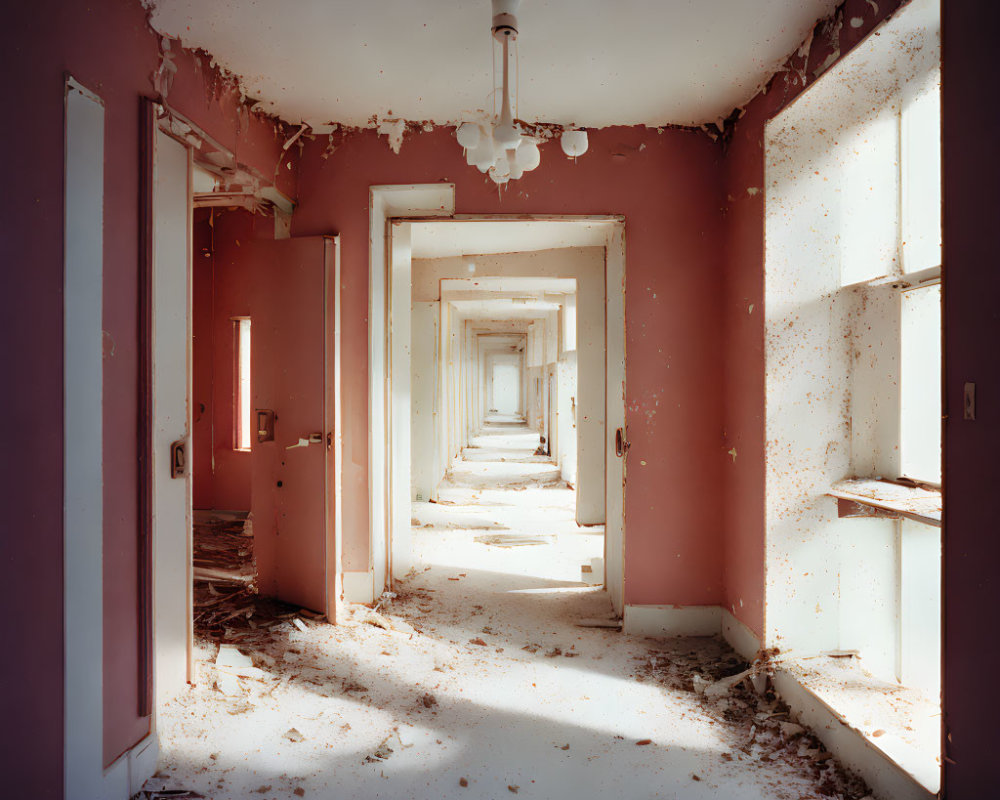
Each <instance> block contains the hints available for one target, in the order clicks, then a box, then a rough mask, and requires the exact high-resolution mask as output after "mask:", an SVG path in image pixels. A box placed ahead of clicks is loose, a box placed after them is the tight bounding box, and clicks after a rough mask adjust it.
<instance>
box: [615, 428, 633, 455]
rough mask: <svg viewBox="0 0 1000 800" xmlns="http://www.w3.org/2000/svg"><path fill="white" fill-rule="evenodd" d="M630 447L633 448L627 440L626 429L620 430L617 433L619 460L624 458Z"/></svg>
mask: <svg viewBox="0 0 1000 800" xmlns="http://www.w3.org/2000/svg"><path fill="white" fill-rule="evenodd" d="M629 447H631V444H630V443H629V442H628V440H627V439H626V438H625V429H624V428H619V429H618V430H616V431H615V455H616V456H618V458H622V457H624V455H625V454H626V453H627V452H628V449H629Z"/></svg>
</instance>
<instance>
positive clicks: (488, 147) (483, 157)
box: [465, 136, 497, 172]
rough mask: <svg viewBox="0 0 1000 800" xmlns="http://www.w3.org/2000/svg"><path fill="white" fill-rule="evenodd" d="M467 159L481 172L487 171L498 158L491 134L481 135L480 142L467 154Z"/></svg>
mask: <svg viewBox="0 0 1000 800" xmlns="http://www.w3.org/2000/svg"><path fill="white" fill-rule="evenodd" d="M465 159H466V161H468V162H469V164H471V165H472V166H474V167H476V168H477V169H478V170H479V171H480V172H486V170H488V169H489V168H490V167H492V166H493V162H495V161H496V160H497V153H496V148H495V147H494V146H493V139H492V138H491V137H489V136H481V137H480V138H479V144H477V145H476V146H475V147H474V148H472V149H471V150H469V151H468V152H467V153H466V154H465Z"/></svg>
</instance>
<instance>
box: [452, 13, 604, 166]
mask: <svg viewBox="0 0 1000 800" xmlns="http://www.w3.org/2000/svg"><path fill="white" fill-rule="evenodd" d="M520 5H521V0H493V25H492V31H493V38H494V39H495V40H496V41H497V42H499V43H500V47H501V49H502V56H501V58H502V61H503V88H502V90H501V91H502V95H501V102H500V116H499V118H498V119H496V120H495V121H494V122H493V124H492V125H477V124H476V123H474V122H463V123H462V124H461V125H459V126H458V131H457V138H458V143H459V144H460V145H462V147H463V148H465V160H466V161H467V162H468V163H469V165H470V166H473V167H476V168H477V169H478V170H479V171H480V172H487V173H489V176H490V178H492V179H493V182H494V183H496V184H497V185H500V186H502V185H503V184H505V183H507V182H508V181H512V180H517V179H518V178H520V177H521V176H522V175H524V173H525V172H530V171H531V170H533V169H535V167H537V166H538V165H539V164H540V163H541V161H542V154H541V152H540V151H539V149H538V140H537V139H535V138H534V137H532V136H529V135H528V134H527V133H525V132H524V131H522V130H521V127H520V126H519V125H518V124H516V123H515V122H514V115H513V113H512V111H511V108H512V102H513V99H512V96H511V90H510V62H511V58H512V56H513V53H512V47H511V45H513V44H515V43H516V42H517V17H516V16H515V15H516V14H517V9H518V7H519V6H520ZM493 85H494V86H496V76H495V75H494V80H493ZM562 148H563V152H565V153H566V155H567V156H569V157H570V158H576V157H577V156H582V155H583V154H584V153H585V152H587V132H586V131H584V130H567V131H563V133H562Z"/></svg>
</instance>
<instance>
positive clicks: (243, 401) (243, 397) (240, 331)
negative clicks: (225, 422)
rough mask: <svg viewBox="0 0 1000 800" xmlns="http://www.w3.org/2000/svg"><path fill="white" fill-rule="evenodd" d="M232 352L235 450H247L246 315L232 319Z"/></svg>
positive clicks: (248, 436) (248, 344) (247, 357)
mask: <svg viewBox="0 0 1000 800" xmlns="http://www.w3.org/2000/svg"><path fill="white" fill-rule="evenodd" d="M233 338H234V340H235V341H234V347H233V353H234V356H235V359H234V360H235V370H234V372H235V375H234V378H235V391H234V392H233V395H234V396H233V416H234V418H235V426H234V427H235V436H234V437H233V438H234V440H235V442H236V449H237V450H249V449H250V447H251V445H250V442H251V439H250V433H251V430H250V402H251V396H250V320H249V319H248V318H246V317H242V318H239V319H234V320H233Z"/></svg>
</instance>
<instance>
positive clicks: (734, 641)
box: [722, 608, 761, 661]
mask: <svg viewBox="0 0 1000 800" xmlns="http://www.w3.org/2000/svg"><path fill="white" fill-rule="evenodd" d="M722 638H724V639H725V640H726V641H727V642H728V643H729V646H730V647H731V648H733V650H735V651H736V652H737V653H739V654H740V655H741V656H743V658H745V659H746V660H747V661H753V660H754V659H755V658H757V653H759V652H760V649H761V644H760V639H758V638H757V634H756V633H754V632H753V631H752V630H750V628H748V627H747V626H746V625H744V624H743V623H742V622H741V621H740V620H738V619H737V618H736V617H735V615H734V614H733V613H732V612H731V611H730V610H729V609H728V608H724V609H722Z"/></svg>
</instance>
